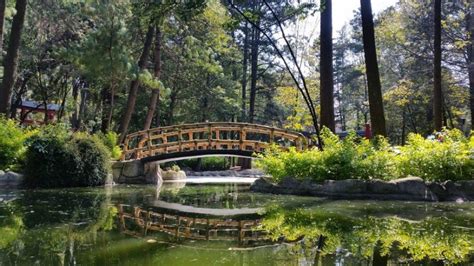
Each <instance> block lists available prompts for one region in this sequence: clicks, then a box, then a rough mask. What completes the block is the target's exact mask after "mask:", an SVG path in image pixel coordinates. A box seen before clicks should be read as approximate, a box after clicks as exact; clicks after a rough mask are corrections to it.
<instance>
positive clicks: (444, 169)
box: [398, 130, 474, 181]
mask: <svg viewBox="0 0 474 266" xmlns="http://www.w3.org/2000/svg"><path fill="white" fill-rule="evenodd" d="M473 144H474V136H473V134H471V136H470V138H466V137H465V136H464V135H463V133H462V132H461V131H459V130H444V131H442V132H441V133H439V134H437V135H436V137H435V138H428V139H425V138H423V137H422V136H420V135H418V134H410V135H409V136H408V144H407V145H405V146H403V147H400V156H399V158H398V168H399V170H400V173H401V175H402V176H404V175H415V176H420V177H422V178H423V179H425V180H429V181H443V180H462V179H473V178H474V145H473Z"/></svg>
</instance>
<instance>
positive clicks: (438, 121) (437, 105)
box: [433, 0, 443, 131]
mask: <svg viewBox="0 0 474 266" xmlns="http://www.w3.org/2000/svg"><path fill="white" fill-rule="evenodd" d="M433 122H434V129H435V130H436V131H440V130H441V128H442V127H443V93H442V91H441V0H435V1H434V61H433Z"/></svg>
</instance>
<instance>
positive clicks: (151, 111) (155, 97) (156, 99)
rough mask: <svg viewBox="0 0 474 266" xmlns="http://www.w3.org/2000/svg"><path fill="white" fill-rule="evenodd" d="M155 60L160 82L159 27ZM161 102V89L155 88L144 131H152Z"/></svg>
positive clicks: (158, 29) (156, 72)
mask: <svg viewBox="0 0 474 266" xmlns="http://www.w3.org/2000/svg"><path fill="white" fill-rule="evenodd" d="M154 59H155V73H154V74H155V79H157V80H159V79H160V75H161V29H160V27H159V26H158V27H157V28H156V34H155V51H154ZM159 100H160V89H159V88H153V91H152V93H151V99H150V104H149V105H148V112H147V114H146V118H145V125H144V126H143V129H144V130H147V129H150V127H151V123H152V121H153V117H154V115H155V111H156V106H157V103H158V102H159ZM159 119H160V118H159V114H158V118H157V120H158V122H157V123H158V124H157V126H160V125H159Z"/></svg>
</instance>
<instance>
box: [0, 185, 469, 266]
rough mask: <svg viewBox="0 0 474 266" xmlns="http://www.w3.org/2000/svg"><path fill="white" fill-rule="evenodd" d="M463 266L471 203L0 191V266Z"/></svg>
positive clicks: (212, 190)
mask: <svg viewBox="0 0 474 266" xmlns="http://www.w3.org/2000/svg"><path fill="white" fill-rule="evenodd" d="M443 264H459V265H474V203H420V202H390V201H382V202H380V201H379V202H377V201H330V200H325V199H318V198H309V197H298V196H284V195H266V194H258V193H252V192H250V191H248V186H243V185H237V184H225V185H215V184H214V185H187V186H185V185H184V184H165V185H164V186H163V187H162V188H161V189H160V190H157V189H156V188H155V187H152V186H122V185H119V186H115V187H113V188H87V189H55V190H34V191H26V190H17V191H5V190H3V191H1V190H0V265H186V266H187V265H206V266H208V265H259V266H264V265H443Z"/></svg>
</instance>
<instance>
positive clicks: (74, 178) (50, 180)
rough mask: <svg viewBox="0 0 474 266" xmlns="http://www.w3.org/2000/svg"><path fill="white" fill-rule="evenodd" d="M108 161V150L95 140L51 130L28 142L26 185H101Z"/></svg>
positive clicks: (89, 137) (90, 137) (57, 129)
mask: <svg viewBox="0 0 474 266" xmlns="http://www.w3.org/2000/svg"><path fill="white" fill-rule="evenodd" d="M53 128H56V130H50V129H53ZM65 132H66V133H65ZM108 158H109V153H108V150H107V148H106V147H105V146H104V145H103V144H102V143H101V142H100V141H99V140H98V139H97V138H96V137H93V136H89V135H85V134H74V135H72V136H71V135H69V134H67V131H65V130H62V129H61V128H60V127H58V126H56V127H48V128H45V129H44V130H42V131H41V132H40V134H37V135H36V136H33V137H32V138H30V139H29V140H28V141H27V151H26V154H25V163H24V170H25V182H26V185H27V186H29V187H74V186H95V185H101V184H104V182H105V179H106V177H107V169H108Z"/></svg>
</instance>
